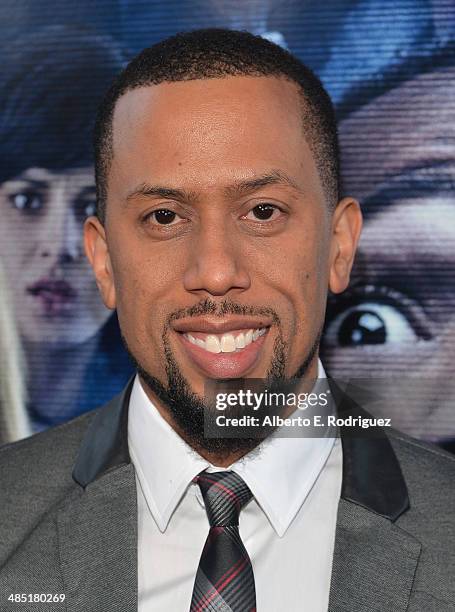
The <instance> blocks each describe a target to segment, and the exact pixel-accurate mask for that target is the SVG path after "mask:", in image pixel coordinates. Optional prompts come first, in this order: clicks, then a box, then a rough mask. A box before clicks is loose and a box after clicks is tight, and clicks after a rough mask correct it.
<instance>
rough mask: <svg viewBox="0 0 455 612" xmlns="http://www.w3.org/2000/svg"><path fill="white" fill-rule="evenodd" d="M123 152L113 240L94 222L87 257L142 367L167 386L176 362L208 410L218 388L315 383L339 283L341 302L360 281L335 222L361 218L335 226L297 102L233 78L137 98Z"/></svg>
mask: <svg viewBox="0 0 455 612" xmlns="http://www.w3.org/2000/svg"><path fill="white" fill-rule="evenodd" d="M113 151H114V158H113V161H112V166H111V170H110V174H109V182H108V203H107V215H106V221H105V226H104V228H103V227H101V226H100V225H99V223H97V222H96V220H90V221H89V222H87V224H86V246H87V252H88V255H89V257H90V259H91V260H92V264H93V266H94V269H95V274H96V275H97V278H98V283H99V285H100V287H101V290H102V293H103V296H104V300H105V302H106V304H107V305H109V306H110V307H112V308H113V307H115V306H116V307H117V310H118V316H119V321H120V326H121V329H122V333H123V336H124V337H125V340H126V342H127V344H128V347H129V350H130V352H131V353H132V355H133V356H134V358H135V359H136V361H137V362H138V364H139V365H140V367H141V368H142V369H143V370H144V371H146V372H147V373H148V374H149V375H151V376H153V377H154V378H156V379H157V380H158V381H160V382H161V383H162V384H163V385H165V386H166V385H167V383H166V381H167V378H168V373H169V372H168V371H166V370H167V369H168V370H169V363H170V362H172V364H173V366H174V367H176V368H177V369H178V371H179V373H180V375H181V376H183V378H184V379H185V380H186V382H187V384H188V386H189V387H190V389H191V391H192V392H193V393H195V394H197V395H198V396H203V395H204V383H205V381H206V380H207V379H226V378H252V377H254V378H263V377H266V376H267V374H270V371H271V369H275V370H277V369H278V370H279V375H283V376H291V375H293V374H295V373H296V372H297V371H298V370H299V368H300V367H301V366H302V364H303V363H304V362H305V361H306V360H307V359H309V364H308V368H307V371H306V374H307V375H308V376H316V371H317V370H316V355H315V351H314V347H315V345H317V340H318V336H319V333H320V330H321V326H322V323H323V319H324V309H325V300H326V293H327V286H328V283H329V277H330V276H331V275H332V283H333V286H334V290H337V288H338V290H340V289H339V286H341V285H342V284H343V283H347V278H348V275H349V267H350V261H349V257H350V256H347V255H346V251H347V250H349V249H346V248H345V246H346V245H345V243H346V242H349V239H345V240H344V242H343V237H344V238H346V236H345V234H346V235H347V234H349V231H347V230H345V231H344V234H343V231H342V230H340V231H339V234H342V236H341V238H340V235H338V236H337V238H335V237H334V230H333V225H334V223H335V225H337V222H334V217H336V218H337V219H338V217H343V211H344V212H345V214H344V217H346V216H347V217H349V214H350V213H349V211H348V212H346V210H345V209H349V210H351V209H352V210H353V209H354V208H355V205H354V204H352V202H347V203H346V202H345V203H344V204H342V205H341V206H340V210H339V211H337V215H331V214H330V213H329V210H328V207H327V202H326V199H325V196H324V193H323V189H322V185H321V181H320V178H319V175H318V172H317V170H316V166H315V161H314V158H313V155H312V153H311V151H310V148H309V146H308V143H307V142H306V140H305V138H304V136H303V128H302V114H301V101H300V97H299V95H298V92H297V88H296V87H295V86H294V85H292V84H290V83H289V82H287V81H284V80H281V79H277V78H252V77H229V78H224V79H210V80H195V81H187V82H180V83H165V84H160V85H157V86H150V87H144V88H141V89H136V90H133V91H130V92H128V93H127V94H125V95H124V96H122V97H121V98H120V100H119V101H118V103H117V106H116V110H115V115H114V122H113ZM351 212H352V211H351ZM351 216H352V218H353V219H354V217H355V214H354V215H351ZM338 225H339V223H338ZM341 225H343V223H341ZM348 225H349V224H348ZM351 225H352V226H353V227H354V226H355V225H356V224H355V222H354V221H352V222H351ZM337 227H338V226H337ZM338 229H340V228H338ZM354 230H355V227H354ZM354 234H355V231H354ZM339 242H341V243H342V246H341V248H338V247H339V244H338V243H339ZM351 242H355V240H354V241H353V240H351ZM351 246H352V245H351ZM340 250H341V251H342V252H343V257H344V259H345V260H346V262H342V263H341V264H340V261H339V260H340V259H342V257H341V256H340ZM352 250H353V246H352V248H351V251H352ZM337 256H338V257H337ZM345 263H346V265H345Z"/></svg>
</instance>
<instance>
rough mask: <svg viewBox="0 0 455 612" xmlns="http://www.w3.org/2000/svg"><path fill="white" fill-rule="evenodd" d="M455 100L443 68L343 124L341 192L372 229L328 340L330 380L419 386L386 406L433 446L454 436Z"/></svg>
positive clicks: (452, 78)
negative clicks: (389, 380)
mask: <svg viewBox="0 0 455 612" xmlns="http://www.w3.org/2000/svg"><path fill="white" fill-rule="evenodd" d="M454 96H455V69H454V68H447V69H441V70H438V71H434V72H432V73H427V74H423V75H420V76H419V77H416V78H414V79H412V80H410V81H407V82H405V83H403V84H402V85H400V86H399V87H397V88H396V89H394V90H392V91H390V92H388V93H386V94H384V95H382V96H380V97H378V98H377V99H375V100H374V101H372V102H371V103H369V104H368V105H366V106H364V107H362V108H361V109H360V110H358V111H356V112H355V113H353V114H352V115H351V116H350V117H349V118H348V119H347V120H345V121H344V122H343V123H342V124H341V126H340V136H341V147H342V154H343V155H342V157H343V164H342V169H343V180H344V185H345V188H346V189H347V191H348V192H350V193H351V192H352V193H355V194H356V196H358V197H359V199H360V202H361V205H362V207H363V211H364V215H365V225H364V230H363V234H362V238H361V241H360V246H359V253H358V257H357V260H356V263H355V264H354V268H353V273H352V282H351V289H350V290H349V292H347V293H345V294H344V295H342V296H339V297H337V299H336V300H332V304H331V307H330V309H329V317H328V323H327V327H326V334H325V342H324V355H325V359H326V362H327V365H328V367H329V371H330V373H331V375H332V376H334V377H339V378H345V377H351V378H352V377H359V378H361V377H369V376H387V377H398V378H399V377H408V378H409V377H412V378H413V379H415V380H417V381H418V383H415V382H414V383H413V385H410V386H409V385H404V386H403V388H402V392H400V393H395V396H394V397H393V398H389V399H391V401H390V404H391V405H393V406H394V407H395V409H396V410H397V412H398V413H399V419H400V422H399V423H397V424H398V425H400V426H402V427H403V428H404V429H406V430H408V431H409V432H410V433H413V434H414V435H419V436H421V437H424V438H429V439H434V440H438V439H441V438H443V437H445V436H452V437H455V414H454V413H453V408H452V406H453V401H454V398H455V387H454V384H453V382H452V378H453V363H454V358H455V202H454V186H455V106H454V105H453V100H454V99H455V98H454ZM411 386H412V387H413V389H411V388H410V387H411Z"/></svg>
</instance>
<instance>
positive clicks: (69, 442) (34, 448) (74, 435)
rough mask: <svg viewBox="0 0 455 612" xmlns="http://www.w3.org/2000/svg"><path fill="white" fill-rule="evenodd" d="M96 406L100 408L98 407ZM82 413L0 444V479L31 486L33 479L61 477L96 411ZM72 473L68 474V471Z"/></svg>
mask: <svg viewBox="0 0 455 612" xmlns="http://www.w3.org/2000/svg"><path fill="white" fill-rule="evenodd" d="M98 410H99V409H98ZM98 410H95V411H93V412H89V413H86V414H83V415H82V416H80V417H78V418H75V419H73V420H71V421H68V422H66V423H63V424H62V425H58V426H57V427H52V428H50V429H47V430H46V431H43V432H40V433H38V434H35V435H33V436H30V437H29V438H25V439H24V440H19V441H18V442H14V443H12V444H6V445H5V446H2V447H1V448H0V483H1V486H2V488H3V489H4V487H5V486H8V483H9V482H18V481H20V482H21V483H22V484H23V485H24V486H27V485H28V486H30V485H32V484H33V482H36V480H37V479H38V480H41V481H42V480H45V481H46V482H47V483H48V484H49V479H50V480H51V481H53V480H60V479H61V478H62V477H63V475H64V473H65V472H66V468H68V467H69V466H72V465H73V464H74V460H75V457H76V455H77V450H78V448H79V446H80V443H81V439H82V437H83V435H84V433H85V431H86V429H87V427H88V425H89V424H90V423H91V421H92V419H93V418H94V416H95V415H96V413H97V412H98ZM70 475H71V474H70Z"/></svg>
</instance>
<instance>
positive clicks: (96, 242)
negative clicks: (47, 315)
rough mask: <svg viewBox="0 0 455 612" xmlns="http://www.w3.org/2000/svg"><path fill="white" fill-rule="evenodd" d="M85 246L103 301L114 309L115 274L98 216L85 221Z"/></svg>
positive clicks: (104, 233)
mask: <svg viewBox="0 0 455 612" xmlns="http://www.w3.org/2000/svg"><path fill="white" fill-rule="evenodd" d="M84 247H85V254H86V255H87V258H88V260H89V262H90V264H91V266H92V269H93V272H94V274H95V279H96V284H97V285H98V289H99V291H100V293H101V297H102V298H103V302H104V304H105V306H106V307H107V308H110V309H111V310H114V308H115V307H116V297H115V285H114V276H113V273H112V265H111V259H110V256H109V249H108V246H107V242H106V232H105V229H104V226H103V225H102V223H101V222H100V220H99V219H98V217H88V219H87V220H86V221H85V223H84Z"/></svg>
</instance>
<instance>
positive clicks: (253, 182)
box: [126, 170, 304, 203]
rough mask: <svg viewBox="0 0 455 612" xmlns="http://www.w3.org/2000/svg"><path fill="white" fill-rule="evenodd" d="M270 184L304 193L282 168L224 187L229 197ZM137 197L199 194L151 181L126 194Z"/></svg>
mask: <svg viewBox="0 0 455 612" xmlns="http://www.w3.org/2000/svg"><path fill="white" fill-rule="evenodd" d="M268 185H284V186H287V187H291V188H292V189H294V190H295V191H298V192H299V193H301V194H303V193H304V192H303V190H302V188H301V187H300V186H299V185H298V184H297V183H296V181H294V180H293V179H292V178H291V177H290V176H289V175H287V174H286V173H284V172H282V171H280V170H272V171H271V172H269V173H267V174H264V175H261V176H257V177H253V178H250V179H245V180H242V181H238V182H236V183H234V184H232V185H228V186H227V187H225V188H224V193H225V195H226V196H227V197H240V196H243V195H247V194H249V193H252V192H254V191H257V190H258V189H261V188H262V187H266V186H268ZM137 197H146V198H155V197H156V198H166V199H172V200H178V201H182V202H188V203H194V202H195V201H197V200H198V196H197V194H196V193H195V192H194V191H186V190H184V189H175V188H173V187H164V186H160V185H150V184H149V183H141V184H140V185H138V186H137V187H135V188H134V189H133V190H132V191H131V192H130V193H128V195H127V196H126V201H127V203H129V202H130V201H131V200H134V199H135V198H137Z"/></svg>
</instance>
